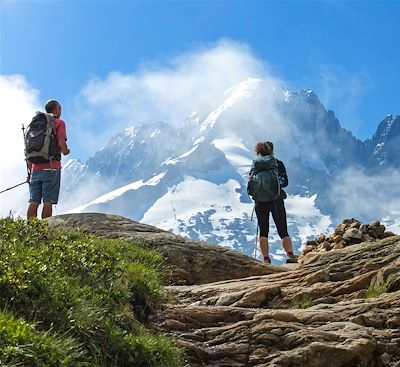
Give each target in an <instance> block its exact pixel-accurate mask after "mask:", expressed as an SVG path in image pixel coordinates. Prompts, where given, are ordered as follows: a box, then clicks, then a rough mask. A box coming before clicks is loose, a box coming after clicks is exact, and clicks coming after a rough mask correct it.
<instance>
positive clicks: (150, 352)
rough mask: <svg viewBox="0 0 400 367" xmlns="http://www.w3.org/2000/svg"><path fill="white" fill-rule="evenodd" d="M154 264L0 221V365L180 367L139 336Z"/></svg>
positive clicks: (165, 350)
mask: <svg viewBox="0 0 400 367" xmlns="http://www.w3.org/2000/svg"><path fill="white" fill-rule="evenodd" d="M161 264H162V258H161V257H160V256H159V255H158V254H157V253H156V252H154V251H148V250H145V249H143V248H141V247H137V246H133V245H132V244H128V243H125V242H123V241H114V240H105V239H99V238H90V237H88V236H86V235H83V234H79V233H63V232H60V231H50V230H49V228H48V227H47V223H46V222H41V221H38V220H33V221H30V222H26V221H24V220H20V219H18V220H14V219H12V218H5V219H0V310H3V311H2V312H0V365H15V366H18V365H21V366H27V365H29V366H137V367H141V366H143V367H145V366H168V367H170V366H171V367H173V366H181V365H182V353H181V352H180V350H179V349H178V348H176V347H175V346H174V345H173V342H172V341H170V340H168V339H167V338H165V337H163V336H161V335H156V334H154V333H153V332H151V331H149V330H147V329H146V327H145V325H146V320H147V318H148V316H149V315H150V314H151V313H152V312H154V311H155V310H156V309H157V307H159V305H160V304H161V303H162V302H163V300H164V296H163V290H162V286H161V272H160V268H161Z"/></svg>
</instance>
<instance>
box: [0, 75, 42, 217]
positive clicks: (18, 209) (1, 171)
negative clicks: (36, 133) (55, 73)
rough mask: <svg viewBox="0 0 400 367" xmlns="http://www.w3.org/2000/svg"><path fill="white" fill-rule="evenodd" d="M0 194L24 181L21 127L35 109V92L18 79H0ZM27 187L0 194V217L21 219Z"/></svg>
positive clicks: (25, 82)
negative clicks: (7, 216) (15, 216)
mask: <svg viewBox="0 0 400 367" xmlns="http://www.w3.org/2000/svg"><path fill="white" fill-rule="evenodd" d="M0 100H1V105H0V121H1V125H0V157H1V163H0V183H1V184H0V191H1V190H4V189H6V188H8V187H10V186H13V185H15V184H18V183H20V182H23V181H24V179H25V178H26V165H25V160H24V158H25V157H24V143H23V135H22V129H21V128H22V124H24V125H25V127H26V126H27V125H28V123H29V122H30V120H31V119H32V115H33V113H34V112H35V111H37V110H38V109H39V108H38V106H39V102H38V100H39V92H38V91H37V90H35V89H33V88H32V87H31V86H30V85H29V84H28V82H27V81H26V80H25V78H24V77H23V76H21V75H11V76H4V75H0ZM27 201H28V185H22V186H20V187H17V188H15V189H13V190H10V191H7V192H5V193H2V194H0V216H6V215H8V214H9V213H10V211H11V212H13V213H14V215H23V214H24V212H25V210H26V206H27Z"/></svg>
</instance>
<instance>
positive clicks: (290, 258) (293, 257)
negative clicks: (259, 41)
mask: <svg viewBox="0 0 400 367" xmlns="http://www.w3.org/2000/svg"><path fill="white" fill-rule="evenodd" d="M298 259H299V257H298V256H297V255H288V257H287V259H286V264H295V263H297V260H298Z"/></svg>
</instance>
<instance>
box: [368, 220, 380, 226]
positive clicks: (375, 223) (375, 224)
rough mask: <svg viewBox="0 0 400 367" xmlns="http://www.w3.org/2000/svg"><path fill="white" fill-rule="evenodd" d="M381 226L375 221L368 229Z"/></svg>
mask: <svg viewBox="0 0 400 367" xmlns="http://www.w3.org/2000/svg"><path fill="white" fill-rule="evenodd" d="M380 225H381V222H379V220H375V221H373V222H372V223H371V224H370V227H379V226H380Z"/></svg>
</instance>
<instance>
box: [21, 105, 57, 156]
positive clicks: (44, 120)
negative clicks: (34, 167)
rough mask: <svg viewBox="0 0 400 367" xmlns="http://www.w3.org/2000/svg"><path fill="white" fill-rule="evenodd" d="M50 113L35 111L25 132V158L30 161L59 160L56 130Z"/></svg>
mask: <svg viewBox="0 0 400 367" xmlns="http://www.w3.org/2000/svg"><path fill="white" fill-rule="evenodd" d="M53 121H54V116H53V114H51V113H43V112H37V113H36V115H35V116H34V117H33V118H32V121H31V123H30V124H29V125H28V127H27V129H26V133H25V139H24V140H25V158H26V160H27V161H29V162H31V163H47V162H51V161H52V160H60V159H61V155H60V153H59V151H58V142H57V138H56V132H55V130H54V126H53Z"/></svg>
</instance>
